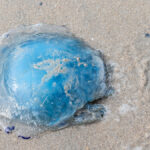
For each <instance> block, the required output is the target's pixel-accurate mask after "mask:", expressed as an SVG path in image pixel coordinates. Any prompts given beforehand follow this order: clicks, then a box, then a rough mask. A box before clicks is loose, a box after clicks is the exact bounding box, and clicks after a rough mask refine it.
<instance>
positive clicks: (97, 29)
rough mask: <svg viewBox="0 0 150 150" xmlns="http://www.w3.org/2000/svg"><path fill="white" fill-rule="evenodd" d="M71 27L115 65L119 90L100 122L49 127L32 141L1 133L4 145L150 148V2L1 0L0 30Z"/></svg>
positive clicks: (10, 149) (5, 149)
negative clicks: (56, 128) (44, 25)
mask: <svg viewBox="0 0 150 150" xmlns="http://www.w3.org/2000/svg"><path fill="white" fill-rule="evenodd" d="M40 22H42V23H47V24H57V25H65V26H67V27H68V28H69V29H70V31H71V32H73V33H74V34H75V35H76V36H78V37H80V38H83V39H85V41H86V42H88V43H89V44H90V45H91V46H92V47H94V48H96V49H101V50H102V52H103V53H104V54H105V56H106V60H107V63H108V64H111V65H112V68H113V75H112V77H111V80H112V85H113V86H114V88H115V90H116V93H115V95H113V96H112V97H109V98H108V99H105V100H104V101H102V103H103V104H104V105H105V106H106V107H107V109H108V110H109V111H108V113H107V115H106V117H105V119H104V120H103V121H101V122H98V123H95V124H91V125H86V126H77V127H70V128H66V129H64V130H60V131H58V132H52V133H49V132H46V133H44V134H42V135H41V136H39V137H38V138H34V139H32V140H28V141H25V140H21V139H17V138H16V137H15V135H13V134H12V135H6V134H4V133H3V132H0V150H1V149H2V150H20V149H21V150H30V149H31V150H41V149H42V150H49V149H51V150H70V149H71V150H99V149H103V150H111V149H112V150H149V149H150V140H149V139H150V36H149V34H150V1H149V0H126V1H123V0H113V1H112V0H82V1H81V0H68V1H66V0H43V1H42V3H41V1H38V0H25V1H24V0H13V1H12V0H0V34H2V33H5V32H7V31H8V30H9V29H11V28H14V27H17V26H18V25H20V24H26V25H29V24H36V23H40Z"/></svg>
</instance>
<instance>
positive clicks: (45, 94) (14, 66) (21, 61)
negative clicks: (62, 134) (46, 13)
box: [0, 24, 111, 139]
mask: <svg viewBox="0 0 150 150" xmlns="http://www.w3.org/2000/svg"><path fill="white" fill-rule="evenodd" d="M110 90H111V88H109V87H108V85H107V83H106V67H105V63H104V60H103V58H102V54H101V53H100V52H99V51H96V50H94V49H93V48H91V47H90V46H88V45H87V44H86V43H85V42H84V41H83V40H81V39H78V38H76V37H75V36H73V35H72V34H71V33H69V32H68V31H67V30H66V28H64V27H60V26H59V27H58V26H55V25H43V24H37V25H31V26H22V27H19V28H16V29H14V30H11V31H10V32H8V33H6V34H3V35H2V37H1V39H0V126H1V127H2V128H3V129H4V130H5V132H6V133H11V132H15V133H16V134H17V136H18V137H22V138H24V139H29V138H30V137H31V136H33V135H35V134H37V133H40V132H43V131H45V130H58V129H62V128H65V127H67V126H70V125H78V124H84V123H91V122H94V121H97V120H101V118H102V117H103V115H104V113H105V111H106V110H105V108H104V106H103V105H101V104H92V103H91V102H93V101H95V100H97V99H100V98H103V97H106V96H108V93H110Z"/></svg>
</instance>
